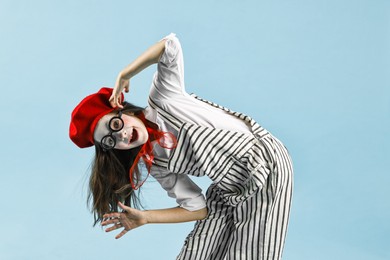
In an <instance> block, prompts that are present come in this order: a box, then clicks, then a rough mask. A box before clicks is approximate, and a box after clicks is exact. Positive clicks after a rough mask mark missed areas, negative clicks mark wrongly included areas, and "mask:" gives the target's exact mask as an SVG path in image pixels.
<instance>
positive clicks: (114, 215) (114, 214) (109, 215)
mask: <svg viewBox="0 0 390 260" xmlns="http://www.w3.org/2000/svg"><path fill="white" fill-rule="evenodd" d="M120 216H121V214H120V213H119V212H111V213H106V214H104V215H103V219H106V220H110V219H114V218H120Z"/></svg>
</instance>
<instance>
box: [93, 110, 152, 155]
mask: <svg viewBox="0 0 390 260" xmlns="http://www.w3.org/2000/svg"><path fill="white" fill-rule="evenodd" d="M115 116H118V113H110V114H107V115H105V116H103V117H102V118H101V119H100V120H99V122H98V123H97V125H96V127H95V131H94V135H93V137H94V139H95V142H98V143H100V142H101V140H102V138H103V137H104V136H106V135H108V134H109V133H110V129H109V126H108V124H109V122H110V119H111V118H112V117H115ZM121 118H122V120H123V123H124V126H123V128H122V129H121V130H120V131H118V132H112V133H111V135H112V136H113V137H114V138H115V140H116V143H115V147H114V148H115V149H119V150H128V149H132V148H134V147H137V146H140V145H143V144H144V143H146V141H147V140H148V138H149V135H148V131H147V130H146V127H145V125H144V124H143V123H142V121H141V120H140V119H139V118H138V117H136V116H133V115H126V114H122V116H121Z"/></svg>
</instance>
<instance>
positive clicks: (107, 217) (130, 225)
mask: <svg viewBox="0 0 390 260" xmlns="http://www.w3.org/2000/svg"><path fill="white" fill-rule="evenodd" d="M118 205H119V207H121V208H122V209H123V210H124V211H125V212H122V213H119V212H113V213H107V214H104V215H103V221H102V223H101V225H102V226H107V225H112V226H111V227H109V228H107V229H106V232H111V231H114V230H117V229H120V228H124V229H123V230H122V232H120V233H119V234H118V235H117V236H116V237H115V238H116V239H118V238H121V237H122V236H124V235H125V234H126V233H127V232H128V231H130V230H132V229H135V228H137V227H140V226H142V225H145V224H146V223H147V220H146V218H145V216H144V213H143V211H141V210H137V209H133V208H130V207H127V206H125V205H123V204H122V203H121V202H118Z"/></svg>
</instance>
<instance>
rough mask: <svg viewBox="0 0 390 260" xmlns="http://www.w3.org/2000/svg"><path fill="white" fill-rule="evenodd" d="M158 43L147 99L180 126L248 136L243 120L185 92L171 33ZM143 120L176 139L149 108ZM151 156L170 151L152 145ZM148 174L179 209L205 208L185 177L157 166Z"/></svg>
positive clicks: (178, 49)
mask: <svg viewBox="0 0 390 260" xmlns="http://www.w3.org/2000/svg"><path fill="white" fill-rule="evenodd" d="M162 40H166V42H165V51H164V53H163V54H162V56H161V58H160V61H159V63H158V65H157V72H156V73H155V74H154V77H153V82H152V86H151V89H150V93H149V97H150V98H151V99H152V100H153V101H154V102H155V103H156V104H157V105H158V106H159V107H161V108H163V109H164V110H165V111H167V112H168V113H170V114H172V115H174V116H175V117H176V118H178V119H179V120H180V121H182V122H190V123H194V124H196V125H202V126H206V127H211V128H216V129H225V130H231V131H235V132H241V133H248V134H250V133H251V132H250V130H249V128H248V126H247V125H246V124H245V122H244V121H243V120H239V119H238V118H236V117H234V116H232V115H230V114H228V113H226V112H225V111H223V110H222V109H218V108H215V107H212V106H210V105H208V104H206V103H204V102H202V101H200V100H197V99H195V98H194V97H192V96H190V95H189V94H188V93H187V92H186V91H185V84H184V61H183V52H182V49H181V45H180V42H179V40H178V39H177V38H176V35H175V34H173V33H171V34H170V35H168V36H166V37H164V38H163V39H162ZM145 116H146V118H147V119H148V120H150V121H152V122H154V123H156V124H157V125H159V127H160V129H161V130H162V131H167V132H171V133H173V134H174V135H175V136H176V135H177V131H176V130H175V129H174V128H172V127H171V126H170V125H169V124H167V123H166V122H164V121H163V119H162V118H160V117H159V116H158V114H157V112H156V111H155V110H153V109H152V108H151V107H147V108H146V111H145ZM154 153H155V156H156V157H163V158H169V155H170V150H169V149H163V148H161V147H159V146H158V145H155V151H154ZM151 174H152V175H153V177H155V178H156V180H157V181H158V182H159V183H160V184H161V186H162V187H163V188H164V189H165V190H166V191H167V192H168V195H169V196H170V197H173V198H176V201H177V203H178V204H179V205H180V207H183V208H185V209H187V210H190V211H194V210H198V209H201V208H204V207H206V202H205V198H204V196H203V195H202V191H201V189H200V188H199V187H198V186H197V185H196V184H195V183H194V182H193V181H192V180H191V179H190V178H189V177H188V176H187V175H185V174H175V173H171V172H169V171H168V170H167V169H163V168H161V167H157V166H153V167H152V170H151Z"/></svg>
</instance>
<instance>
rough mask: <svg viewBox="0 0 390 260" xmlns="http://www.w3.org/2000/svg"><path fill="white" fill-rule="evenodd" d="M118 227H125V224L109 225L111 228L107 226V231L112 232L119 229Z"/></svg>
mask: <svg viewBox="0 0 390 260" xmlns="http://www.w3.org/2000/svg"><path fill="white" fill-rule="evenodd" d="M118 228H123V225H122V223H120V222H119V223H116V224H115V225H113V226H112V227H109V228H106V230H105V231H106V232H111V231H114V230H117V229H118Z"/></svg>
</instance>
